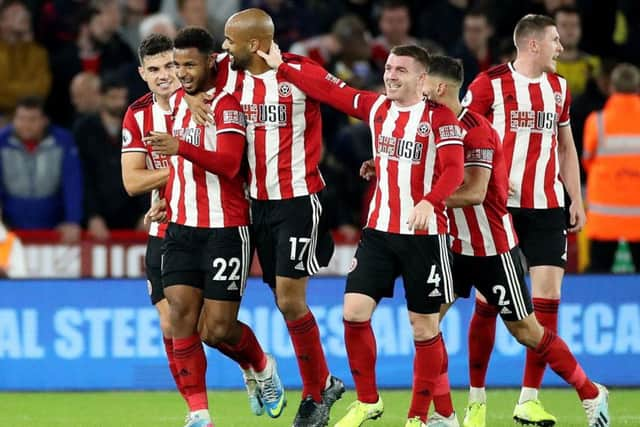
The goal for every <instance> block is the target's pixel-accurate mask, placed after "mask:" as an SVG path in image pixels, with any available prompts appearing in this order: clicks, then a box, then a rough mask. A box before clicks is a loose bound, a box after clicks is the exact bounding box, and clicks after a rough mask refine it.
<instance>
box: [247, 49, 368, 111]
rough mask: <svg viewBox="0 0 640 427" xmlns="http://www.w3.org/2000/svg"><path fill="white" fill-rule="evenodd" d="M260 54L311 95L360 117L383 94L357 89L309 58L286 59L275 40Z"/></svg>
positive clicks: (285, 76) (259, 53) (337, 108)
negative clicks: (302, 59)
mask: <svg viewBox="0 0 640 427" xmlns="http://www.w3.org/2000/svg"><path fill="white" fill-rule="evenodd" d="M257 53H258V55H260V57H262V58H263V59H264V60H265V62H266V63H267V65H269V66H270V67H271V68H274V69H277V70H278V73H279V74H280V75H281V76H283V77H284V78H285V79H287V80H288V81H290V82H291V83H293V84H294V85H296V86H297V87H298V88H299V89H300V90H302V91H303V92H304V93H306V94H307V95H308V96H309V97H311V98H313V99H315V100H317V101H320V102H322V103H325V104H328V105H330V106H332V107H333V108H335V109H336V110H339V111H342V112H343V113H345V114H348V115H350V116H353V117H356V118H358V119H361V120H366V119H367V117H368V116H369V111H370V110H371V106H372V105H373V103H374V102H375V100H376V99H377V98H378V97H379V96H380V95H379V94H377V93H375V92H369V91H362V90H356V89H354V88H352V87H351V86H348V85H347V84H346V83H344V82H343V81H341V80H340V79H338V78H337V77H335V76H334V75H332V74H331V73H329V72H328V71H327V70H325V69H324V68H322V67H321V66H319V65H317V64H315V63H314V62H312V61H310V60H307V61H305V62H302V63H300V64H289V63H286V62H284V60H283V58H282V54H281V53H280V49H279V48H278V45H277V44H275V43H272V44H271V48H270V49H269V52H268V53H265V52H262V51H260V50H259V51H258V52H257Z"/></svg>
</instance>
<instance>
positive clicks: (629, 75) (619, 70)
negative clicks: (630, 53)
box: [611, 62, 640, 94]
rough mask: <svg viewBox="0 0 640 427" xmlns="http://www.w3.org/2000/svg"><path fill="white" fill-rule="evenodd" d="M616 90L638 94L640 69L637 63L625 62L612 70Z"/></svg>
mask: <svg viewBox="0 0 640 427" xmlns="http://www.w3.org/2000/svg"><path fill="white" fill-rule="evenodd" d="M611 86H613V90H614V92H619V93H631V94H637V93H638V89H640V70H638V67H636V66H635V65H632V64H629V63H626V62H623V63H621V64H618V65H616V67H615V68H614V69H613V71H612V72H611Z"/></svg>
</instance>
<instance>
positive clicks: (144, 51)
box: [138, 33, 173, 64]
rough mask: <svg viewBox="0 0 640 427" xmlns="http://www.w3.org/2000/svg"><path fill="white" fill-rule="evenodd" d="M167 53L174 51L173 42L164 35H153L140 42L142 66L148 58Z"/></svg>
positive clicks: (139, 50)
mask: <svg viewBox="0 0 640 427" xmlns="http://www.w3.org/2000/svg"><path fill="white" fill-rule="evenodd" d="M167 51H173V41H172V40H171V39H170V38H169V37H167V36H165V35H164V34H158V33H152V34H149V35H148V36H147V37H145V38H144V40H142V42H140V46H138V59H139V60H140V64H142V61H143V60H144V58H145V57H146V56H153V55H157V54H159V53H162V52H167Z"/></svg>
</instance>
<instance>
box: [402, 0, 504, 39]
mask: <svg viewBox="0 0 640 427" xmlns="http://www.w3.org/2000/svg"><path fill="white" fill-rule="evenodd" d="M469 3H470V1H469V0H431V1H429V2H423V3H420V7H419V10H420V12H419V14H418V18H417V21H416V22H415V27H416V29H415V32H416V35H417V36H418V37H419V38H420V39H429V40H433V41H435V42H436V43H438V44H439V45H441V46H442V47H443V48H444V49H445V50H446V51H447V52H451V50H452V49H453V48H454V47H455V44H456V42H457V41H458V38H459V37H460V28H462V21H463V18H464V14H465V11H466V10H467V7H468V6H469ZM514 25H515V24H514ZM511 31H513V27H511Z"/></svg>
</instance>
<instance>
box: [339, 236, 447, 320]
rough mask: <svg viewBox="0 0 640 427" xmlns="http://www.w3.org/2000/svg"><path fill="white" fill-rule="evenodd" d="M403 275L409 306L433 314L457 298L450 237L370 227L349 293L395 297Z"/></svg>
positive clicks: (349, 281)
mask: <svg viewBox="0 0 640 427" xmlns="http://www.w3.org/2000/svg"><path fill="white" fill-rule="evenodd" d="M398 276H402V280H403V282H404V291H405V298H406V300H407V308H408V309H409V310H410V311H413V312H414V313H421V314H432V313H437V312H439V311H440V305H441V304H443V303H445V302H452V301H453V284H452V281H451V263H450V254H449V248H448V244H447V236H445V235H438V236H424V235H423V236H413V235H403V234H392V233H385V232H382V231H378V230H374V229H371V228H366V229H365V230H364V231H363V232H362V238H361V239H360V243H359V244H358V249H357V250H356V254H355V256H354V258H353V261H352V264H351V269H350V272H349V275H348V276H347V286H346V288H345V293H358V294H364V295H368V296H370V297H371V298H373V299H374V300H375V301H376V303H378V302H380V300H381V299H382V298H384V297H392V296H393V288H394V283H395V280H396V278H397V277H398Z"/></svg>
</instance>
